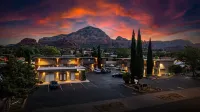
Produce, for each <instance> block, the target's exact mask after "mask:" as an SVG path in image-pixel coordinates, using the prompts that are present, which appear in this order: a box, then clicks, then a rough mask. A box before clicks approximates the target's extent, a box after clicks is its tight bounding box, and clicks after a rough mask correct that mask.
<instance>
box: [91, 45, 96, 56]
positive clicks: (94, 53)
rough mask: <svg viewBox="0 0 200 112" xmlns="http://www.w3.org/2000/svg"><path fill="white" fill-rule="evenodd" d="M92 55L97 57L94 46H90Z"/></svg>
mask: <svg viewBox="0 0 200 112" xmlns="http://www.w3.org/2000/svg"><path fill="white" fill-rule="evenodd" d="M92 57H97V51H96V49H95V47H93V48H92Z"/></svg>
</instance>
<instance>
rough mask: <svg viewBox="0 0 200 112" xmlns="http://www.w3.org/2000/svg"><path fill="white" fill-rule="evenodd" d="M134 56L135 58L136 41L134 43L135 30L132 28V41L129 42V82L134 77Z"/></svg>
mask: <svg viewBox="0 0 200 112" xmlns="http://www.w3.org/2000/svg"><path fill="white" fill-rule="evenodd" d="M135 58H136V43H135V32H134V30H133V34H132V42H131V63H130V69H131V70H130V71H131V83H133V82H134V78H135V75H136V74H135V65H136V63H135Z"/></svg>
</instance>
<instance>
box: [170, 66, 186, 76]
mask: <svg viewBox="0 0 200 112" xmlns="http://www.w3.org/2000/svg"><path fill="white" fill-rule="evenodd" d="M168 69H169V72H170V73H175V74H177V73H181V72H183V68H182V67H181V66H179V65H172V66H170V67H169V68H168Z"/></svg>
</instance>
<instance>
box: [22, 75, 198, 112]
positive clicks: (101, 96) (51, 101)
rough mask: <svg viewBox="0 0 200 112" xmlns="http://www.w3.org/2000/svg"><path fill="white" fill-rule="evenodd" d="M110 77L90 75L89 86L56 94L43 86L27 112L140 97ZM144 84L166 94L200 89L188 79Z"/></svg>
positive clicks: (72, 87) (71, 85) (68, 86)
mask: <svg viewBox="0 0 200 112" xmlns="http://www.w3.org/2000/svg"><path fill="white" fill-rule="evenodd" d="M111 74H112V73H111ZM111 74H95V73H87V79H88V80H89V81H90V82H83V83H68V84H61V85H60V88H59V89H57V90H49V88H48V85H44V86H40V87H39V89H38V90H37V91H35V92H34V93H33V94H31V95H29V97H28V99H27V102H26V111H29V112H30V111H34V110H37V109H41V108H48V107H60V106H66V105H75V104H83V103H91V102H96V101H103V100H111V99H118V98H126V97H131V96H137V95H141V93H137V92H135V91H133V90H132V89H130V88H127V87H125V86H124V85H123V84H124V81H123V80H122V79H121V78H113V77H111ZM141 83H147V84H150V85H151V86H153V87H159V88H161V89H162V90H163V91H173V90H182V89H187V88H193V87H199V86H200V81H199V80H194V79H192V78H190V77H187V76H174V77H171V78H165V79H155V80H150V79H145V78H144V79H142V80H141Z"/></svg>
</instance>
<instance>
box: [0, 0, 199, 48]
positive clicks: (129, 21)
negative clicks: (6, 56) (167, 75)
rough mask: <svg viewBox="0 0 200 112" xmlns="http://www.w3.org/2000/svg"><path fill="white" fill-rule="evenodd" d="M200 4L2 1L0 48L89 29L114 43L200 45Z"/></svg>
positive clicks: (179, 0)
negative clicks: (134, 38) (138, 40)
mask: <svg viewBox="0 0 200 112" xmlns="http://www.w3.org/2000/svg"><path fill="white" fill-rule="evenodd" d="M199 6H200V0H1V1H0V45H6V44H13V43H17V42H19V41H20V40H21V39H23V38H27V37H28V38H35V39H37V40H38V39H39V38H41V37H47V36H54V35H57V34H68V33H71V32H75V31H77V30H78V29H80V28H83V27H86V26H88V25H90V26H94V27H98V28H100V29H102V30H103V31H105V32H106V34H108V35H109V36H110V37H111V38H116V37H117V36H122V37H125V38H127V39H130V38H131V35H132V34H131V33H132V30H133V29H135V30H138V28H140V29H141V34H142V39H143V40H148V39H149V37H151V38H152V40H162V41H165V40H174V39H188V40H191V41H192V42H193V43H198V42H199V43H200V7H199Z"/></svg>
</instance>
